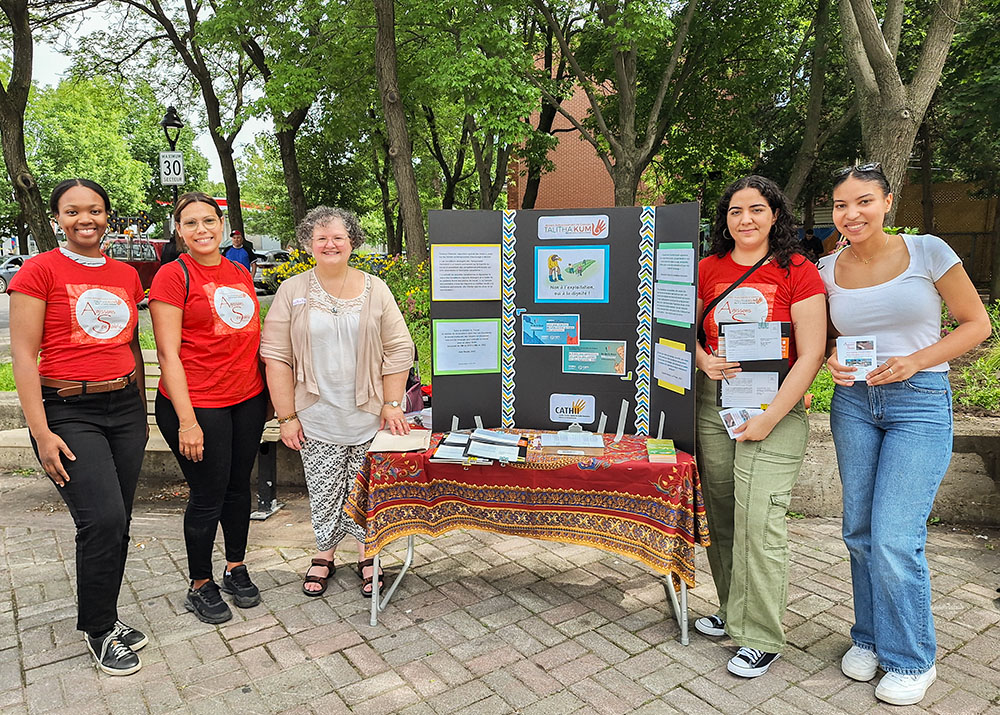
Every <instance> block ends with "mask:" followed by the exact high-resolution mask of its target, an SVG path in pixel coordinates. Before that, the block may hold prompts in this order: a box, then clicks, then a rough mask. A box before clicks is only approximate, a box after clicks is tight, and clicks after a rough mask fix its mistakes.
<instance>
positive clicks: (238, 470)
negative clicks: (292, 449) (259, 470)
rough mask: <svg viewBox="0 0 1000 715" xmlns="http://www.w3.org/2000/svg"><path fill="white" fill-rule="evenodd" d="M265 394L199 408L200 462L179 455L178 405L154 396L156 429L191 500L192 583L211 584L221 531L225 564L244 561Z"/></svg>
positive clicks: (187, 528) (187, 532)
mask: <svg viewBox="0 0 1000 715" xmlns="http://www.w3.org/2000/svg"><path fill="white" fill-rule="evenodd" d="M266 408H267V391H266V390H265V391H263V392H261V393H260V394H259V395H257V396H256V397H251V398H250V399H249V400H245V401H244V402H240V403H239V404H236V405H231V406H229V407H195V408H194V414H195V417H196V418H197V419H198V424H199V425H201V431H202V433H203V434H204V435H205V452H204V455H203V457H202V460H201V461H200V462H192V461H191V460H190V459H188V458H187V457H184V456H182V455H181V453H180V449H179V446H180V439H179V437H178V434H177V429H178V427H179V426H180V423H179V421H178V419H177V413H176V412H175V411H174V405H173V403H171V402H170V400H168V399H167V398H166V397H164V396H163V393H161V392H157V393H156V424H157V426H159V428H160V432H162V433H163V439H165V440H166V441H167V444H168V445H170V449H171V450H172V451H173V453H174V456H175V457H177V462H178V463H179V464H180V466H181V471H182V472H183V473H184V479H186V480H187V483H188V487H190V489H191V496H190V497H188V505H187V509H186V510H185V511H184V543H185V545H186V546H187V558H188V575H189V576H190V578H191V580H192V581H197V580H199V579H203V578H208V579H210V578H212V548H213V547H214V545H215V534H216V532H217V531H218V528H219V525H220V524H221V525H222V535H223V537H224V538H225V543H226V560H227V561H230V562H237V561H242V560H243V558H244V556H246V551H247V532H248V531H249V530H250V472H251V471H252V470H253V462H254V459H256V457H257V448H258V447H259V446H260V435H261V433H262V432H263V431H264V421H265V414H264V411H265V410H266Z"/></svg>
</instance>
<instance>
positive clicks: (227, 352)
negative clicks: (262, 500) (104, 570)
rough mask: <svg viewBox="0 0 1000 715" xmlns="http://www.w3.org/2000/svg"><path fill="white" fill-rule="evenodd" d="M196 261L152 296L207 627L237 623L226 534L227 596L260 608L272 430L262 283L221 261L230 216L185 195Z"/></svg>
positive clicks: (168, 273)
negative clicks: (217, 568) (258, 522)
mask: <svg viewBox="0 0 1000 715" xmlns="http://www.w3.org/2000/svg"><path fill="white" fill-rule="evenodd" d="M174 222H175V224H176V226H177V232H178V234H179V235H180V237H181V240H183V241H184V243H185V245H186V246H187V249H188V252H187V253H186V254H184V255H182V256H181V257H180V258H178V259H177V260H176V261H173V262H171V263H169V264H167V265H166V266H164V267H163V268H161V269H160V271H159V272H158V273H157V274H156V276H155V277H154V278H153V285H152V286H151V287H150V289H149V309H150V312H151V313H152V316H153V333H154V334H155V336H156V354H157V356H158V358H159V361H160V375H161V377H160V386H159V390H158V392H157V395H156V424H157V425H158V426H159V428H160V431H161V432H162V433H163V438H164V439H165V440H166V441H167V444H169V445H170V449H171V450H173V452H174V456H176V457H177V461H178V462H179V463H180V467H181V471H182V472H183V473H184V478H185V479H186V480H187V483H188V486H189V487H190V488H191V495H190V497H189V499H188V505H187V510H186V511H185V512H184V541H185V544H186V545H187V557H188V572H189V575H190V578H191V587H190V588H189V589H188V594H187V599H186V600H185V602H184V606H185V608H187V609H188V610H189V611H191V612H192V613H194V614H195V616H197V617H198V619H199V620H202V621H204V622H205V623H223V622H224V621H228V620H229V619H230V618H232V617H233V614H232V611H230V610H229V606H227V605H226V603H225V601H223V600H222V596H221V595H220V593H219V592H220V588H219V586H218V585H217V584H216V583H215V581H214V580H212V549H213V546H214V543H215V533H216V531H217V530H218V527H219V525H220V524H221V526H222V534H223V536H224V538H225V545H226V570H225V572H224V574H223V578H222V587H221V590H222V591H224V592H225V593H228V594H231V595H232V596H233V602H234V603H235V604H236V605H237V606H239V607H240V608H250V607H252V606H256V605H257V604H258V603H260V591H259V590H258V589H257V587H256V586H255V585H254V584H253V581H251V580H250V575H249V574H248V573H247V567H246V565H245V564H244V563H243V559H244V557H245V556H246V548H247V533H248V531H249V529H250V472H251V470H252V469H253V463H254V459H255V457H256V455H257V448H258V446H259V445H260V435H261V433H262V432H263V429H264V421H265V419H266V417H265V410H266V405H267V394H266V393H265V391H264V380H263V377H262V375H261V369H260V357H259V351H260V311H259V308H258V304H257V293H256V291H255V290H254V285H253V279H252V278H251V277H250V273H249V272H248V271H247V270H246V268H244V267H243V266H241V265H239V264H236V263H233V262H232V261H227V260H224V259H223V258H222V254H221V253H220V252H219V244H220V243H221V242H222V228H223V221H222V210H221V209H220V208H219V205H218V204H217V203H216V202H215V199H213V198H212V197H211V196H209V195H208V194H203V193H200V192H195V193H189V194H184V195H183V196H181V197H180V199H178V201H177V206H176V208H175V209H174Z"/></svg>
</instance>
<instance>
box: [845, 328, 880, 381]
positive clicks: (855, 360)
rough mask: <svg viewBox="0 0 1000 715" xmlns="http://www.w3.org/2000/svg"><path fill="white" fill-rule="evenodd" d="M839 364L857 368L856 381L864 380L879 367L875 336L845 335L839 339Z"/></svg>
mask: <svg viewBox="0 0 1000 715" xmlns="http://www.w3.org/2000/svg"><path fill="white" fill-rule="evenodd" d="M837 362H839V363H840V364H841V365H844V366H846V367H853V368H857V370H856V371H855V372H854V379H855V380H856V381H857V380H864V379H865V377H867V376H868V373H869V372H871V371H872V370H874V369H875V368H876V367H878V357H877V353H876V351H875V336H874V335H844V336H841V337H839V338H837Z"/></svg>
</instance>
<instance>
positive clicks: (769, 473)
mask: <svg viewBox="0 0 1000 715" xmlns="http://www.w3.org/2000/svg"><path fill="white" fill-rule="evenodd" d="M802 251H803V249H802V246H801V244H800V243H799V241H798V236H797V234H796V231H795V223H794V221H793V218H792V214H791V210H790V207H789V206H788V201H787V199H786V198H785V196H784V194H783V193H782V192H781V189H780V188H778V186H777V184H775V183H774V182H773V181H771V180H770V179H765V178H764V177H762V176H748V177H746V178H744V179H740V180H739V181H737V182H735V183H733V184H731V185H730V186H729V187H728V188H727V189H726V190H725V191H724V192H723V194H722V198H720V199H719V204H718V207H717V209H716V218H715V226H714V227H713V229H712V244H711V249H710V255H708V256H707V257H705V258H703V259H702V260H701V262H700V263H699V264H698V300H697V308H696V310H697V320H698V325H699V327H700V326H702V324H703V322H702V321H703V318H704V327H705V339H704V344H701V343H699V344H696V346H695V362H696V364H697V366H698V369H699V370H700V373H699V375H698V387H697V394H698V408H697V436H698V441H697V458H698V470H699V472H700V473H701V478H702V485H703V486H704V495H705V508H706V510H707V511H708V518H709V521H710V523H711V527H712V545H711V546H709V547H708V559H709V564H710V565H711V567H712V577H713V578H714V579H715V588H716V591H717V592H718V594H719V611H718V613H716V614H715V615H712V616H706V617H704V618H699V619H698V620H697V621H695V629H696V630H698V631H699V632H700V633H703V634H705V635H710V636H723V635H726V634H728V635H729V636H730V637H731V638H732V639H733V641H734V642H735V643H736V644H737V645H738V646H740V649H739V651H738V652H737V654H736V656H735V657H733V658H732V660H730V661H729V665H728V668H729V671H730V672H731V673H733V674H735V675H739V676H742V677H745V678H753V677H757V676H759V675H763V674H764V673H765V672H767V669H768V668H769V667H770V665H771V663H773V662H774V661H775V659H777V658H778V656H779V655H780V653H781V651H782V649H783V648H784V645H785V636H784V631H782V628H781V617H782V614H783V613H784V611H785V605H786V603H787V600H788V534H787V532H786V529H785V512H786V511H787V508H788V504H789V499H790V496H791V491H792V486H793V485H794V484H795V480H796V479H797V478H798V475H799V469H800V468H801V466H802V459H803V457H804V455H805V449H806V442H807V441H808V439H809V422H808V420H807V419H806V412H805V407H804V405H803V403H802V396H803V394H805V391H806V390H807V389H808V388H809V385H810V384H811V383H812V380H813V378H814V377H816V373H817V372H818V371H819V368H820V365H821V364H822V362H823V358H824V350H825V347H826V299H825V296H824V288H823V281H822V280H821V279H820V276H819V272H818V271H817V269H816V266H815V265H813V264H812V263H811V262H810V261H809V260H808V259H807V258H806V257H805V256H804V255H803V254H802ZM758 264H759V265H758ZM755 266H756V268H754V267H755ZM751 270H752V272H750V271H751ZM748 272H749V275H745V274H748ZM737 282H738V283H739V284H738V286H737V287H735V288H733V289H732V290H731V291H729V288H730V287H731V286H733V284H734V283H737ZM727 291H728V292H727ZM720 296H722V297H721V299H720V300H718V301H717V302H716V301H715V299H716V298H717V297H720ZM713 303H714V304H713ZM706 309H707V310H706ZM706 312H707V313H708V314H707V315H705V313H706ZM760 322H784V323H791V325H790V335H789V337H788V338H787V349H784V348H783V349H782V351H781V352H782V356H783V357H784V356H787V358H788V363H789V369H788V373H787V375H786V376H785V378H784V380H783V381H782V382H781V386H780V387H779V388H778V390H777V394H773V393H772V394H773V397H768V398H766V399H767V402H768V404H767V405H759V406H760V407H764V408H765V409H764V410H763V412H760V414H757V415H756V416H753V417H751V418H750V419H749V420H747V421H746V422H744V423H743V424H741V425H740V426H738V427H736V428H735V430H734V431H735V432H736V433H737V434H736V438H735V439H731V438H730V437H729V434H728V432H727V431H726V426H725V425H724V424H723V421H722V419H721V418H720V416H719V412H720V410H721V409H723V408H722V407H721V406H720V405H719V404H718V403H717V399H716V396H717V394H718V390H719V388H720V387H722V388H725V389H724V390H723V394H726V395H727V397H728V391H729V389H732V390H733V391H734V392H736V391H738V390H739V389H741V387H742V386H741V385H739V384H738V383H739V382H740V381H741V380H748V379H750V375H751V373H750V372H749V371H747V373H746V374H741V373H742V371H741V369H740V363H739V362H736V361H732V360H730V361H727V360H726V357H725V350H724V349H723V350H720V346H719V336H718V333H719V329H718V325H719V323H760ZM772 327H773V326H772ZM785 344H786V343H785V342H784V340H783V341H782V345H783V346H784V345H785ZM720 353H721V356H720ZM772 374H774V375H775V378H774V379H776V378H777V374H776V373H772ZM723 381H724V382H723ZM720 382H721V383H722V384H721V385H720ZM730 401H732V400H730ZM761 401H763V400H761ZM742 406H747V405H745V404H744V405H742Z"/></svg>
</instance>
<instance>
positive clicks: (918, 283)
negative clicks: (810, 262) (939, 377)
mask: <svg viewBox="0 0 1000 715" xmlns="http://www.w3.org/2000/svg"><path fill="white" fill-rule="evenodd" d="M903 242H904V244H905V245H906V250H907V251H908V252H909V254H910V265H909V266H907V268H906V270H905V271H903V272H902V273H900V274H899V275H898V276H896V277H895V278H893V279H892V280H890V281H886V282H885V283H880V284H878V285H874V286H869V287H867V288H841V287H840V286H838V285H837V283H836V281H835V280H834V266H835V265H836V263H837V259H838V258H839V257H840V256H842V255H844V254H845V253H847V251H846V250H844V251H839V252H838V253H835V254H833V255H830V256H825V257H823V258H822V259H820V262H819V274H820V276H821V277H822V278H823V284H824V285H826V292H827V295H828V296H829V299H830V320H831V321H832V322H833V326H834V327H835V328H836V329H837V332H838V333H840V334H841V335H874V336H875V343H876V345H875V348H876V350H877V352H878V361H879V363H883V362H885V361H886V360H888V359H889V358H891V357H895V356H902V355H909V354H911V353H914V352H916V351H917V350H922V349H923V348H926V347H928V346H929V345H933V344H934V343H936V342H937V341H938V340H940V339H941V294H940V293H938V292H937V288H936V287H935V286H934V284H935V283H936V282H937V281H938V280H940V278H941V276H943V275H944V274H945V273H947V272H948V270H949V269H950V268H951V267H952V266H954V265H955V264H956V263H961V262H962V260H961V259H960V258H959V257H958V255H957V254H956V253H955V251H953V250H952V248H951V246H949V245H948V244H947V243H945V242H944V241H942V240H941V239H940V238H938V237H937V236H931V235H922V236H907V235H905V234H904V235H903ZM926 370H927V371H928V372H947V370H948V363H946V362H943V363H940V364H938V365H934V366H932V367H929V368H926Z"/></svg>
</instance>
